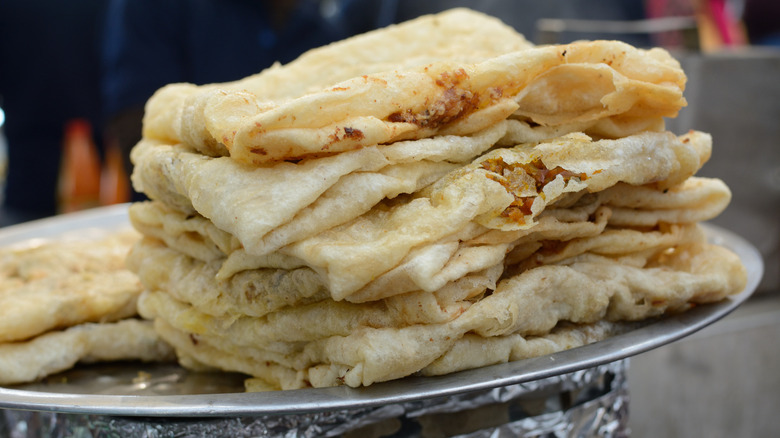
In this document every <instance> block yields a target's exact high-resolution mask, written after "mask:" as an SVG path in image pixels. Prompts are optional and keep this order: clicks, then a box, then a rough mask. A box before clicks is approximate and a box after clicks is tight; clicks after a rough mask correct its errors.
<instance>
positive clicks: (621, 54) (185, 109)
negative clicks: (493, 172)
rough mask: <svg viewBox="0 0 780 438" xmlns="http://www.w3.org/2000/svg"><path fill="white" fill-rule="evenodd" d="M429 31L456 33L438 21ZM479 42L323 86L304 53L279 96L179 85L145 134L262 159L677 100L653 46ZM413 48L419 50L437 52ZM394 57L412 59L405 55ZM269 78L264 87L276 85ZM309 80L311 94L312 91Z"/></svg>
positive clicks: (678, 79) (616, 113)
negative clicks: (289, 86)
mask: <svg viewBox="0 0 780 438" xmlns="http://www.w3.org/2000/svg"><path fill="white" fill-rule="evenodd" d="M431 23H437V21H436V20H433V21H431ZM429 27H430V26H429ZM456 29H457V28H456ZM393 30H395V29H393ZM430 31H431V32H434V33H435V32H441V31H444V32H453V31H454V30H453V29H447V28H445V27H444V26H441V27H439V26H436V27H430ZM458 31H459V30H458ZM381 35H383V34H382V33H379V34H373V37H374V38H379V36H381ZM426 35H427V34H426ZM389 39H390V38H388V41H389ZM382 40H383V41H385V40H384V39H382ZM366 42H367V40H362V39H359V37H358V39H357V40H354V41H351V42H350V41H349V40H348V42H346V43H344V45H343V46H338V45H336V46H328V47H326V50H329V51H331V52H332V53H333V55H334V59H338V58H340V53H342V52H341V50H349V49H351V48H352V47H354V46H355V45H357V46H362V45H363V44H366ZM371 42H372V43H373V40H371ZM484 42H485V41H484V40H480V41H479V44H477V43H475V45H474V47H472V51H471V52H469V51H466V52H465V53H475V55H474V56H473V57H472V58H470V59H466V60H464V56H460V57H456V58H447V57H441V58H439V60H435V61H433V62H428V63H425V64H414V65H412V66H405V65H403V63H401V65H400V66H395V67H394V69H393V70H386V71H377V70H376V69H375V67H376V65H374V67H369V68H366V69H365V70H363V71H362V72H361V73H359V74H357V75H355V74H354V73H356V72H357V71H359V70H360V69H357V68H352V69H347V70H348V73H349V74H352V75H351V76H348V75H346V74H345V75H342V76H343V77H342V78H341V80H340V81H338V82H331V83H323V82H322V81H320V80H318V81H311V80H309V79H308V77H306V76H305V75H304V77H302V78H298V77H297V74H298V73H300V72H301V71H306V69H307V68H308V67H316V66H317V65H318V64H316V63H313V62H312V64H311V65H310V64H308V62H309V61H307V60H301V61H300V62H297V63H293V64H291V65H292V67H287V66H283V67H278V68H277V69H275V70H273V72H274V75H276V74H278V73H280V72H284V71H285V69H287V68H290V70H291V71H290V73H291V75H292V78H288V80H289V81H290V82H295V81H296V80H298V79H301V81H300V87H299V88H298V89H297V90H290V91H289V92H285V93H287V94H285V93H281V94H285V95H274V93H271V92H267V90H266V88H264V87H263V86H257V87H255V91H254V92H253V91H250V90H249V88H250V87H246V88H241V85H240V84H235V83H234V84H230V85H227V86H225V87H219V86H218V85H209V86H206V87H201V88H197V87H195V88H193V87H194V86H187V85H177V86H175V87H171V88H169V89H163V90H160V92H159V93H157V94H156V95H155V96H154V97H152V99H151V100H150V101H149V103H148V105H147V116H146V120H145V128H144V136H145V137H147V138H153V139H158V140H162V141H166V142H184V143H186V144H188V145H190V146H192V147H194V148H196V149H197V150H198V151H200V152H202V153H205V154H208V155H226V154H228V153H229V155H230V156H231V157H232V158H234V159H236V160H238V161H240V162H244V163H248V164H254V165H259V164H263V163H268V162H272V161H280V160H298V159H301V158H304V157H310V156H321V155H328V154H333V153H338V152H342V151H347V150H353V149H358V148H361V147H365V146H371V145H376V144H384V143H391V142H394V141H398V140H404V139H415V138H424V137H430V136H433V135H436V134H455V135H467V134H470V133H473V132H476V131H479V130H482V129H485V128H486V127H488V126H490V125H492V124H495V123H496V122H498V121H500V120H503V119H505V118H507V117H508V116H510V115H511V114H512V113H515V114H516V115H518V116H522V117H524V118H527V119H529V120H531V121H533V122H534V123H536V124H540V125H561V124H571V123H585V122H592V121H596V120H602V119H610V118H612V117H618V118H622V119H633V120H636V119H649V120H652V121H654V122H655V121H657V120H658V119H659V118H660V117H672V116H675V115H676V114H677V112H678V110H679V109H680V108H681V107H682V106H684V105H685V99H684V98H683V97H682V92H683V89H684V86H685V80H686V78H685V75H684V73H683V72H682V70H681V69H680V66H679V63H678V62H677V61H675V60H674V59H673V58H672V57H671V56H670V55H669V54H668V53H667V52H665V51H663V50H661V49H653V50H649V51H647V50H641V49H636V48H634V47H632V46H629V45H627V44H624V43H620V42H616V41H593V42H583V43H574V44H570V45H564V46H546V47H536V48H529V47H528V45H527V43H525V42H520V41H519V40H518V44H517V47H518V48H517V49H515V50H514V51H508V52H503V54H500V55H497V54H493V55H492V56H491V57H488V58H486V57H485V53H495V49H491V51H490V52H485V50H487V49H485V48H484V47H483V46H482V44H483V43H484ZM383 47H385V45H383ZM419 47H420V48H421V52H425V53H427V52H426V51H427V50H436V49H437V48H438V46H437V45H436V44H434V45H432V46H431V47H427V46H424V45H422V46H419ZM394 50H395V49H392V50H390V53H395V52H394ZM404 50H405V48H404ZM434 53H435V52H434ZM372 55H373V54H372ZM393 56H395V55H392V54H391V55H388V60H389V59H392V58H393ZM397 56H398V57H399V58H400V59H404V58H406V57H407V56H409V55H408V54H407V53H406V52H405V51H403V50H402V51H401V52H399V53H398V54H397ZM311 58H316V57H315V56H312V57H311ZM307 59H309V58H307ZM264 74H266V73H261V74H259V75H258V76H257V77H254V78H253V79H252V81H253V84H255V85H257V84H262V83H263V82H264V81H265V77H264ZM309 74H313V73H309ZM268 75H269V78H268V79H267V80H268V81H269V82H271V83H274V82H276V81H277V80H278V79H277V78H276V76H273V75H270V73H268ZM336 76H339V75H336ZM331 77H333V76H331ZM333 78H334V79H335V77H333ZM307 85H308V86H307ZM312 85H315V86H319V89H318V90H317V91H310V90H311V89H312Z"/></svg>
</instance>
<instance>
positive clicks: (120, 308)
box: [0, 230, 142, 342]
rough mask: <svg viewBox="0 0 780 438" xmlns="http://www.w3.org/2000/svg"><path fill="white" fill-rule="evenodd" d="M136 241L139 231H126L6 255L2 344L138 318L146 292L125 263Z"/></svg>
mask: <svg viewBox="0 0 780 438" xmlns="http://www.w3.org/2000/svg"><path fill="white" fill-rule="evenodd" d="M137 239H138V234H137V233H136V232H135V231H134V230H125V231H123V232H118V233H112V234H109V235H108V236H104V237H101V238H96V239H68V240H48V241H43V242H40V243H38V244H36V242H31V245H27V246H21V247H9V248H5V249H3V251H2V256H0V257H1V258H2V267H0V271H1V272H2V277H3V278H2V281H1V282H0V284H2V286H0V342H10V341H20V340H25V339H29V338H31V337H34V336H36V335H39V334H41V333H44V332H46V331H49V330H52V329H59V328H63V327H68V326H71V325H75V324H80V323H84V322H108V321H116V320H119V319H122V318H126V317H129V316H132V315H134V314H135V312H136V308H135V303H136V300H137V298H138V295H139V294H140V293H141V289H142V287H141V283H140V282H139V281H138V278H137V277H136V276H135V275H134V274H133V273H132V272H130V271H128V270H126V269H125V267H124V259H125V257H126V254H127V251H128V250H129V248H130V246H131V245H132V243H133V242H135V240H137Z"/></svg>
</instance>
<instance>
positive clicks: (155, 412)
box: [0, 205, 764, 417]
mask: <svg viewBox="0 0 780 438" xmlns="http://www.w3.org/2000/svg"><path fill="white" fill-rule="evenodd" d="M126 212H127V206H125V205H121V206H115V207H106V208H100V209H95V210H90V211H86V212H81V213H75V214H70V215H64V216H60V217H55V218H50V219H44V220H40V221H35V222H30V223H27V224H22V225H17V226H13V227H8V228H5V229H2V230H0V246H6V245H12V244H15V243H19V242H23V241H27V240H29V239H35V238H62V236H73V235H76V236H84V235H88V234H89V233H91V232H96V231H97V232H100V231H101V230H102V231H105V230H110V229H117V228H121V227H124V226H127V225H128V222H127V214H126ZM705 229H706V231H707V233H708V237H709V239H710V240H711V241H713V242H715V243H718V244H720V245H723V246H725V247H727V248H730V249H731V250H732V251H734V252H735V253H736V254H737V255H739V257H740V258H741V259H742V262H743V263H744V264H745V266H746V267H747V271H748V284H747V287H746V288H745V290H744V291H742V292H741V293H740V294H738V295H735V296H733V297H731V298H729V299H727V300H725V301H722V302H720V303H716V304H710V305H702V306H698V307H696V308H694V309H691V310H690V311H688V312H685V313H682V314H679V315H674V316H669V317H665V318H662V319H659V320H656V321H652V322H649V323H647V324H645V325H643V326H642V327H640V328H637V329H636V330H633V331H631V332H629V333H626V334H623V335H619V336H615V337H612V338H610V339H607V340H605V341H601V342H597V343H594V344H591V345H587V346H584V347H580V348H575V349H572V350H568V351H563V352H560V353H555V354H551V355H548V356H543V357H537V358H533V359H527V360H522V361H517V362H511V363H506V364H500V365H493V366H489V367H484V368H479V369H475V370H469V371H463V372H459V373H454V374H450V375H445V376H439V377H425V378H422V377H408V378H404V379H400V380H397V381H392V382H386V383H379V384H374V385H371V386H369V387H367V388H358V389H353V388H348V387H336V388H321V389H302V390H295V391H276V392H265V393H243V392H241V391H242V383H241V382H242V377H241V376H237V375H233V374H229V373H216V374H208V373H192V372H187V371H185V370H183V369H181V368H180V367H178V366H176V365H171V364H140V363H120V364H116V363H113V364H105V365H93V366H79V367H77V368H76V369H74V370H71V371H69V372H67V373H63V374H60V375H57V376H52V377H50V378H48V379H46V380H45V381H44V382H39V383H35V384H28V385H21V386H16V387H5V388H2V387H0V408H9V409H22V410H37V411H53V412H62V413H84V414H101V415H130V416H152V417H163V416H164V417H192V416H239V415H269V414H302V413H310V412H324V411H334V410H341V409H359V408H369V407H374V406H379V405H385V404H390V403H401V402H411V401H416V400H422V399H428V398H434V397H441V396H448V395H453V394H459V393H464V392H469V391H475V390H484V389H490V388H495V387H499V386H506V385H511V384H518V383H525V382H530V381H534V380H539V379H545V378H549V377H553V376H558V375H561V374H565V373H570V372H573V371H578V370H582V369H586V368H591V367H594V366H598V365H602V364H606V363H609V362H614V361H616V360H620V359H624V358H627V357H630V356H633V355H636V354H639V353H642V352H645V351H648V350H651V349H653V348H656V347H659V346H662V345H664V344H667V343H670V342H673V341H675V340H678V339H680V338H682V337H684V336H687V335H690V334H692V333H694V332H696V331H697V330H700V329H702V328H703V327H706V326H708V325H710V324H712V323H713V322H715V321H717V320H719V319H720V318H722V317H724V316H725V315H727V314H728V313H729V312H731V311H732V310H734V309H735V308H737V307H738V306H739V305H740V304H741V303H742V302H744V301H745V300H746V299H747V298H748V297H749V296H750V295H751V294H752V293H753V291H754V290H755V289H756V287H757V285H758V283H759V281H760V280H761V277H762V275H763V269H764V265H763V261H762V259H761V255H760V254H759V252H758V251H757V250H756V248H755V247H753V246H752V245H751V244H750V243H748V242H747V241H745V240H744V239H743V238H741V237H740V236H738V235H736V234H734V233H731V232H729V231H727V230H724V229H722V228H718V227H715V226H712V225H705Z"/></svg>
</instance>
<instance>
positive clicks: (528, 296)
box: [128, 9, 746, 390]
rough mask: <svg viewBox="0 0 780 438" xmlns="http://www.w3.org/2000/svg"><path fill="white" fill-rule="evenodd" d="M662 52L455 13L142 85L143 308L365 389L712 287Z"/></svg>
mask: <svg viewBox="0 0 780 438" xmlns="http://www.w3.org/2000/svg"><path fill="white" fill-rule="evenodd" d="M685 80H686V78H685V75H684V73H683V72H682V71H681V69H680V67H679V64H678V63H677V62H676V61H675V60H674V59H673V58H672V57H670V55H669V54H668V53H667V52H665V51H663V50H660V49H652V50H640V49H637V48H634V47H632V46H629V45H627V44H624V43H620V42H615V41H593V42H581V43H574V44H569V45H561V46H540V47H535V46H533V45H531V44H530V43H528V42H527V41H526V40H525V39H524V38H523V37H522V36H521V35H519V34H517V33H516V32H515V31H514V30H512V29H511V28H509V27H507V26H505V25H503V24H502V23H500V22H499V21H498V20H496V19H495V18H492V17H487V16H484V15H482V14H479V13H476V12H472V11H469V10H465V9H456V10H452V11H447V12H444V13H441V14H438V15H433V16H425V17H421V18H418V19H416V20H413V21H410V22H406V23H402V24H400V25H396V26H391V27H388V28H385V29H380V30H376V31H373V32H370V33H367V34H364V35H360V36H356V37H353V38H351V39H347V40H345V41H342V42H338V43H335V44H332V45H329V46H326V47H322V48H319V49H315V50H313V51H311V52H308V53H306V54H304V55H303V56H301V57H300V58H299V59H297V60H296V61H293V62H291V63H290V64H287V65H283V66H281V65H276V66H273V67H272V68H269V69H268V70H266V71H263V72H261V73H259V74H257V75H255V76H251V77H248V78H245V79H242V80H239V81H237V82H233V83H225V84H212V85H204V86H195V85H191V84H172V85H169V86H166V87H164V88H162V89H161V90H159V91H158V92H157V93H156V94H155V95H154V96H153V97H152V98H151V100H150V101H149V102H148V104H147V107H146V115H145V119H144V132H143V134H144V138H143V140H142V141H141V142H140V143H139V144H138V145H137V146H136V147H135V149H134V150H133V154H132V158H133V161H134V164H135V171H134V174H133V183H134V186H135V188H136V189H137V190H139V191H141V192H143V193H145V194H146V195H148V197H149V198H150V201H147V202H143V203H137V204H134V205H132V206H131V208H130V218H131V222H132V223H133V225H134V227H135V228H136V229H137V230H138V231H140V232H141V233H142V234H143V235H144V238H143V239H142V240H141V241H140V242H139V243H138V244H137V245H135V247H134V248H133V249H132V251H131V253H130V256H129V258H128V266H129V267H130V269H131V270H133V271H134V272H136V273H137V274H138V275H139V277H140V279H141V281H142V283H143V284H144V287H145V291H144V293H143V294H142V296H141V298H140V300H139V304H138V306H139V312H140V313H141V314H142V315H143V316H144V317H146V318H148V319H151V320H154V323H155V328H156V330H157V332H158V333H159V334H160V335H161V336H162V338H164V339H165V340H166V341H167V342H169V343H170V344H171V345H172V346H174V348H175V349H176V352H177V355H178V357H179V361H180V362H181V363H182V364H183V365H184V366H187V367H191V368H194V369H202V368H218V369H223V370H230V371H239V372H243V373H246V374H248V375H250V376H252V377H253V378H252V379H249V380H248V388H249V389H250V390H261V389H291V388H301V387H307V386H314V387H323V386H331V385H339V384H346V385H349V386H361V385H370V384H372V383H374V382H380V381H387V380H391V379H396V378H400V377H404V376H408V375H412V374H422V375H438V374H444V373H451V372H454V371H458V370H463V369H469V368H475V367H481V366H485V365H489V364H495V363H500V362H505V361H511V360H518V359H522V358H527V357H532V356H538V355H543V354H548V353H552V352H556V351H560V350H564V349H568V348H573V347H577V346H580V345H584V344H587V343H591V342H595V341H598V340H601V339H604V338H605V337H608V336H610V335H613V334H615V333H619V332H621V331H622V330H625V329H626V327H629V326H630V325H631V323H632V322H634V321H640V320H644V319H647V318H652V317H657V316H660V315H663V314H665V313H667V312H677V311H683V310H685V309H687V308H689V307H690V306H692V305H695V304H696V303H706V302H712V301H717V300H721V299H723V298H724V297H726V296H728V295H729V294H732V293H736V292H739V291H741V290H742V288H743V287H744V285H745V281H746V279H745V272H744V268H743V267H742V265H741V263H740V261H739V259H738V258H737V257H736V256H735V255H734V254H732V253H730V252H729V251H728V250H726V249H724V248H721V247H718V246H714V245H711V244H708V243H707V242H706V240H705V238H704V236H703V233H702V231H701V229H700V228H699V226H698V225H697V223H698V222H700V221H703V220H707V219H710V218H712V217H714V216H716V215H717V214H718V213H719V212H721V211H722V210H723V209H724V208H725V207H726V205H727V204H728V202H729V199H730V192H729V190H728V188H727V187H726V186H725V185H724V184H723V183H722V182H721V181H719V180H716V179H705V178H699V177H696V176H694V174H695V173H696V172H697V170H698V169H699V168H700V167H701V166H702V164H703V163H704V162H705V161H706V160H707V159H708V157H709V156H710V153H711V138H710V136H709V135H707V134H705V133H701V132H689V133H687V134H685V135H683V136H677V135H674V134H672V133H670V132H666V131H664V118H665V117H674V116H675V115H676V114H677V112H678V110H679V109H680V108H681V107H682V106H684V105H685V99H684V98H683V89H684V85H685Z"/></svg>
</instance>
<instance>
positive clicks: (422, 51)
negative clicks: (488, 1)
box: [143, 9, 533, 155]
mask: <svg viewBox="0 0 780 438" xmlns="http://www.w3.org/2000/svg"><path fill="white" fill-rule="evenodd" d="M532 46H533V45H532V44H531V43H529V42H528V41H527V40H526V39H525V38H524V37H523V36H522V35H521V34H519V33H517V31H515V30H514V29H512V28H511V27H509V26H507V25H506V24H504V23H502V22H501V21H500V20H498V19H496V18H494V17H490V16H487V15H484V14H481V13H478V12H475V11H471V10H468V9H453V10H450V11H446V12H443V13H441V14H437V15H426V16H422V17H419V18H417V19H414V20H410V21H407V22H404V23H400V24H397V25H392V26H389V27H385V28H382V29H377V30H374V31H372V32H367V33H364V34H361V35H357V36H355V37H352V38H348V39H346V40H343V41H339V42H336V43H333V44H330V45H327V46H323V47H319V48H316V49H314V50H310V51H308V52H306V53H304V54H303V55H301V56H300V57H299V58H298V59H296V60H294V61H292V62H290V63H289V64H286V65H284V66H281V65H278V64H277V65H274V66H273V67H271V68H269V69H266V70H265V71H263V72H261V73H258V74H255V75H252V76H249V77H246V78H243V79H240V80H238V81H235V82H231V83H223V84H211V85H206V86H200V87H198V86H195V85H193V84H186V83H180V84H171V85H168V86H166V87H163V88H162V89H160V90H159V91H158V92H157V93H156V94H155V96H154V97H153V98H152V99H151V100H150V101H149V103H148V104H147V108H146V115H145V118H144V130H143V133H144V137H147V138H154V139H159V140H163V141H166V142H171V143H176V142H179V141H183V142H185V143H189V144H191V145H192V146H196V147H198V149H199V150H200V151H201V152H203V153H205V154H207V155H227V150H226V149H225V148H224V145H222V144H220V143H219V140H218V139H216V140H215V139H214V138H212V137H211V136H210V134H209V133H208V131H207V129H206V128H207V127H206V126H205V123H204V122H205V120H204V114H203V110H204V107H205V104H206V102H207V101H208V100H209V99H210V97H211V96H212V93H215V94H220V93H221V92H222V91H228V92H231V93H235V94H233V95H231V97H232V98H238V99H239V102H238V103H239V104H240V100H241V98H242V97H244V96H246V97H248V98H250V99H252V100H254V99H259V100H260V101H263V102H264V103H263V107H264V108H265V107H270V106H273V105H276V104H278V103H280V102H283V101H285V100H288V99H292V98H296V97H299V96H301V95H302V94H305V93H307V92H310V91H317V90H320V89H323V88H326V87H329V86H332V85H333V84H336V83H339V82H342V81H344V80H347V79H351V78H354V77H359V76H361V75H364V74H371V73H378V72H382V71H389V70H393V69H397V68H408V67H412V66H418V65H424V64H428V63H431V62H436V61H441V60H445V59H448V60H458V61H462V62H480V61H483V60H485V59H487V58H490V57H493V56H497V55H500V54H503V53H507V52H513V51H516V50H522V49H525V48H530V47H532ZM226 101H227V102H229V101H230V98H227V99H226ZM228 106H230V105H228Z"/></svg>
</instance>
